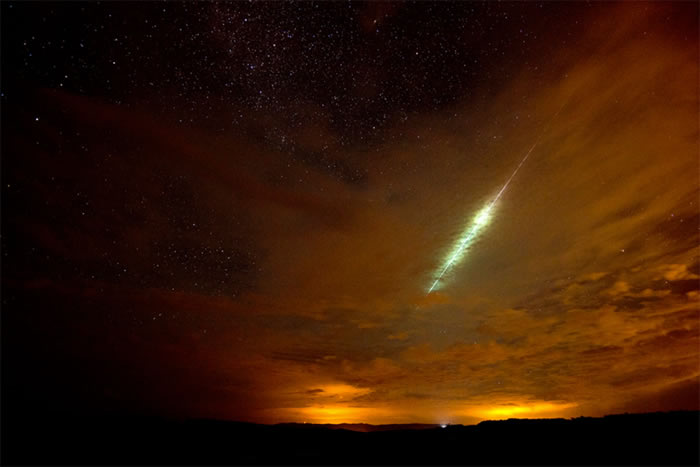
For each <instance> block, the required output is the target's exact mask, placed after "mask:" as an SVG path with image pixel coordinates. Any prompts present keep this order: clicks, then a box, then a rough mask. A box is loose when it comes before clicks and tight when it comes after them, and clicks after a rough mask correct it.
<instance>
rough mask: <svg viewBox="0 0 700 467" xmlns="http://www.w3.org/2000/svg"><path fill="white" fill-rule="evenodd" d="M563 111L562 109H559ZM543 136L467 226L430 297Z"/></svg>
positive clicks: (486, 219) (441, 269)
mask: <svg viewBox="0 0 700 467" xmlns="http://www.w3.org/2000/svg"><path fill="white" fill-rule="evenodd" d="M559 111H561V108H560V109H559ZM559 111H557V113H556V114H554V117H556V116H557V114H559ZM554 117H552V118H554ZM541 137H542V135H541V134H540V136H539V137H538V138H537V140H536V141H535V143H534V144H533V145H532V147H530V150H529V151H527V154H525V157H523V159H522V160H521V161H520V163H519V164H518V166H517V167H516V168H515V170H514V171H513V173H512V174H511V176H510V177H509V178H508V181H506V183H505V185H503V187H502V188H501V190H500V191H499V192H498V194H497V195H496V197H495V198H493V200H491V202H490V203H489V204H487V205H486V206H485V207H484V208H482V209H481V211H479V212H478V213H477V214H476V216H474V218H473V219H472V220H471V221H470V222H469V223H468V224H467V226H466V227H465V228H464V230H463V231H462V234H461V235H460V236H459V240H458V241H457V243H456V244H455V245H454V247H453V248H452V249H451V250H450V252H449V254H448V255H447V257H446V258H445V260H444V261H443V263H442V267H441V268H440V269H439V271H440V273H439V274H438V275H437V277H436V278H435V280H434V282H433V285H431V286H430V288H429V289H428V293H427V295H429V294H430V293H431V292H432V291H433V290H435V289H436V288H438V286H439V284H440V281H441V280H442V276H444V275H445V273H446V272H447V271H448V270H449V269H450V268H451V267H452V265H453V264H456V263H458V262H459V261H460V260H461V259H462V258H463V257H464V254H465V252H466V250H467V248H469V246H470V245H471V244H472V243H474V240H475V239H476V238H477V236H478V235H479V232H481V231H482V230H483V229H484V228H485V227H486V226H487V225H488V224H489V222H490V220H491V215H492V211H493V208H494V206H495V205H496V202H497V201H498V200H499V199H500V198H501V195H502V194H503V192H504V191H506V188H508V185H509V184H510V182H511V180H513V177H515V174H517V173H518V170H520V167H522V166H523V164H524V163H525V161H526V160H527V158H528V157H530V153H531V152H532V151H533V150H534V149H535V146H537V144H538V143H539V142H540V138H541Z"/></svg>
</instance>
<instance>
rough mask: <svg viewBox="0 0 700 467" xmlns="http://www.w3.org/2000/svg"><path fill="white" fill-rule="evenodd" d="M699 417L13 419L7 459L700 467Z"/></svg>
mask: <svg viewBox="0 0 700 467" xmlns="http://www.w3.org/2000/svg"><path fill="white" fill-rule="evenodd" d="M699 417H700V413H699V412H671V413H652V414H639V415H628V414H625V415H613V416H607V417H604V418H577V419H572V420H564V419H547V420H508V421H497V422H482V423H480V424H478V425H475V426H461V425H456V426H448V427H446V428H441V427H435V428H425V429H415V428H416V427H415V426H413V427H411V428H413V429H388V430H387V429H386V428H385V429H381V428H380V429H377V430H374V431H369V429H367V428H368V427H371V426H365V428H366V429H367V430H366V432H360V431H350V430H347V429H339V428H337V427H333V428H330V427H328V426H320V425H294V424H288V425H275V426H267V425H255V424H248V423H235V422H220V421H207V420H198V421H195V420H191V421H184V422H183V421H166V420H162V419H154V418H135V417H128V418H127V417H108V418H100V419H96V418H80V419H70V420H69V419H55V418H51V419H36V420H27V419H24V420H23V421H22V422H21V423H18V422H16V421H13V422H12V423H11V424H8V423H7V420H5V419H4V420H3V427H2V428H3V429H2V463H3V464H5V465H7V464H290V463H291V464H316V463H318V464H386V463H389V464H392V463H393V464H635V465H644V464H663V465H669V464H688V465H690V464H695V465H697V464H698V461H699V459H698V452H699V447H698V439H699V438H700V433H699V426H700V418H699ZM395 427H396V426H395ZM395 427H394V428H395ZM398 427H400V426H398Z"/></svg>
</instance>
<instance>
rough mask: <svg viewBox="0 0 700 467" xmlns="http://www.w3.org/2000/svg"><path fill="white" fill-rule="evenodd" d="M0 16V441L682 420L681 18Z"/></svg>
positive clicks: (300, 6)
mask: <svg viewBox="0 0 700 467" xmlns="http://www.w3.org/2000/svg"><path fill="white" fill-rule="evenodd" d="M0 8H1V9H2V31H1V34H2V65H3V67H2V83H1V84H2V86H1V88H2V89H1V90H0V91H1V93H0V103H1V104H2V105H1V111H2V186H1V187H0V194H1V196H2V198H1V199H2V235H1V241H2V265H1V266H2V274H1V275H2V279H1V280H2V355H3V356H2V372H3V373H2V376H3V378H2V380H3V382H2V401H3V412H5V409H7V410H10V411H12V414H14V415H13V416H16V418H18V419H23V417H25V418H28V417H30V415H31V414H39V415H41V414H44V413H55V412H57V411H64V410H67V411H71V412H72V413H75V414H87V415H90V414H94V415H100V414H144V415H155V416H159V417H166V418H168V417H169V418H173V419H175V418H176V419H182V418H187V419H191V418H203V419H222V420H247V421H248V420H249V421H250V423H258V424H277V423H285V422H283V421H286V420H289V421H290V422H286V423H304V422H308V423H312V424H343V423H345V424H357V423H366V424H370V425H388V424H430V425H447V424H449V425H473V424H477V423H479V422H481V421H486V420H505V419H512V418H516V419H546V418H565V419H573V418H576V417H592V418H594V417H603V416H606V414H622V413H656V412H669V411H676V410H691V411H696V410H698V409H700V175H699V174H700V160H699V159H698V157H697V156H698V144H699V140H698V139H699V136H698V128H697V115H698V113H697V110H698V108H700V98H699V96H698V93H699V91H698V86H697V77H698V73H699V72H700V71H699V64H698V56H700V55H699V54H700V50H699V45H698V41H697V38H698V34H699V27H698V16H699V13H700V10H699V8H700V6H699V5H698V4H697V3H694V2H644V3H642V2H613V3H607V2H605V3H603V2H592V3H590V2H589V3H585V2H565V3H562V2H498V3H496V2H415V3H410V2H409V3H399V2H349V3H341V2H329V3H325V2H320V3H319V2H288V3H279V4H278V3H266V2H259V3H257V2H250V3H245V2H234V3H219V2H194V3H189V2H167V3H156V2H143V3H134V2H106V3H105V2H103V3H100V4H98V3H92V2H90V3H71V2H61V1H59V2H51V3H49V2H15V1H5V2H2V4H1V5H0ZM61 413H63V412H61ZM3 419H5V415H3Z"/></svg>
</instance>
